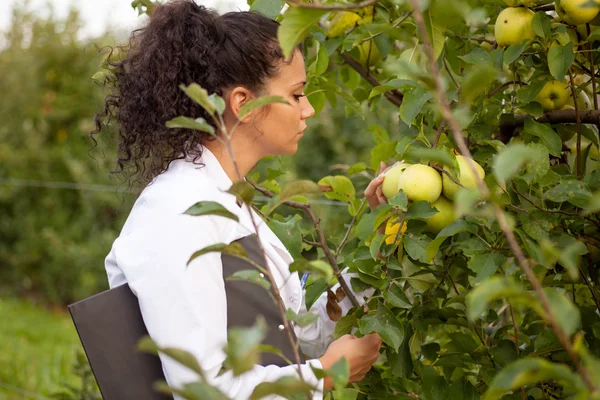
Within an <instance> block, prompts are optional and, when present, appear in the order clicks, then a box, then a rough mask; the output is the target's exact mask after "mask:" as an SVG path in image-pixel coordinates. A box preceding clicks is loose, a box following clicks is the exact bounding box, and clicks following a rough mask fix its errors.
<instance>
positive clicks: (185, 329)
mask: <svg viewBox="0 0 600 400" xmlns="http://www.w3.org/2000/svg"><path fill="white" fill-rule="evenodd" d="M162 219H163V220H160V221H159V220H156V217H153V218H149V219H148V221H149V223H147V224H145V225H144V226H140V227H136V229H134V230H133V231H132V232H131V233H130V234H128V235H125V236H122V237H120V238H119V239H118V240H117V241H116V242H115V247H114V252H115V256H116V260H117V263H118V265H119V267H120V268H121V269H122V270H123V272H124V274H125V276H126V278H127V281H128V282H129V285H130V287H131V288H132V291H133V292H134V293H135V294H136V295H137V297H138V299H139V302H140V308H141V312H142V315H143V318H144V322H145V324H146V327H147V329H148V332H149V334H150V336H151V337H152V339H153V340H154V341H155V342H156V343H157V344H158V345H159V346H161V347H176V348H181V349H183V350H186V351H189V352H190V353H192V354H193V355H194V356H195V357H196V358H197V359H198V362H199V364H200V365H201V367H202V368H203V370H204V371H205V374H206V377H207V379H208V381H209V383H211V384H213V385H215V386H217V387H218V388H219V389H220V390H221V391H223V392H224V393H225V394H227V395H228V396H229V397H231V398H232V399H246V398H248V397H249V396H250V394H251V393H252V391H253V390H254V388H255V387H256V385H258V384H259V383H261V382H269V381H275V380H277V379H279V378H281V377H283V376H289V375H291V376H297V366H295V365H292V366H286V367H278V366H267V367H263V366H258V365H257V366H255V367H254V368H253V369H252V370H250V371H248V372H246V373H244V374H242V375H240V376H238V377H234V376H233V375H232V374H231V373H225V374H223V375H220V376H217V374H218V373H219V371H220V370H221V366H222V363H223V361H224V360H225V354H224V352H223V347H224V346H225V344H226V341H227V304H226V301H227V299H226V294H225V288H224V280H223V270H222V263H221V254H220V253H218V252H213V253H207V254H204V255H202V256H200V257H198V258H196V259H195V260H194V261H192V262H191V263H190V265H189V266H187V265H186V264H187V261H188V260H189V258H190V256H191V255H192V254H193V253H194V252H195V251H197V250H200V249H202V248H204V247H206V246H209V245H213V244H217V243H228V242H230V241H231V239H232V238H231V233H232V232H235V222H233V221H231V220H226V219H224V218H223V217H218V216H201V217H192V216H187V215H180V216H171V217H169V218H162ZM140 225H141V224H140ZM161 361H162V363H163V370H164V372H165V377H166V379H167V383H168V384H169V385H170V386H172V387H175V388H176V387H180V386H181V385H183V384H185V383H188V382H191V381H194V380H197V379H198V377H197V376H196V375H195V373H194V372H192V371H191V370H189V369H188V368H186V367H184V366H182V365H181V364H179V363H177V362H175V361H174V360H172V359H169V358H168V357H166V356H164V355H162V354H161ZM311 366H314V367H317V368H321V363H320V362H319V360H310V361H308V362H307V363H305V364H302V365H301V367H300V368H301V369H302V374H303V377H304V379H305V380H306V381H307V382H308V383H310V384H311V385H313V386H314V387H318V388H319V389H320V390H322V388H323V380H318V379H317V378H316V377H315V375H314V373H313V371H312V369H311ZM321 398H322V393H321V392H320V391H317V392H316V393H315V397H314V399H321Z"/></svg>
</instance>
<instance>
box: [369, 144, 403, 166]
mask: <svg viewBox="0 0 600 400" xmlns="http://www.w3.org/2000/svg"><path fill="white" fill-rule="evenodd" d="M397 144H398V143H397V142H395V141H391V142H384V143H379V144H378V145H376V146H375V147H373V148H372V149H371V168H372V169H374V170H377V169H379V164H380V163H381V161H387V160H388V159H389V158H392V157H394V156H395V155H396V146H397Z"/></svg>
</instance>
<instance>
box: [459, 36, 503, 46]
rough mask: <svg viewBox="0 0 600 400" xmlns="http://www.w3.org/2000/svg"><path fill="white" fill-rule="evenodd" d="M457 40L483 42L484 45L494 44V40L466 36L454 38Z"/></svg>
mask: <svg viewBox="0 0 600 400" xmlns="http://www.w3.org/2000/svg"><path fill="white" fill-rule="evenodd" d="M455 37H457V38H458V39H463V40H473V41H475V42H485V43H489V44H496V41H495V40H491V39H486V38H479V37H468V36H455Z"/></svg>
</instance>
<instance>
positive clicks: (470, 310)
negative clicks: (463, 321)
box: [466, 276, 544, 320]
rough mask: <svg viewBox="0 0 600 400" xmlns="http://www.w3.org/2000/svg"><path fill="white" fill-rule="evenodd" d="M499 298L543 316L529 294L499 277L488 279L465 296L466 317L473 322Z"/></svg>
mask: <svg viewBox="0 0 600 400" xmlns="http://www.w3.org/2000/svg"><path fill="white" fill-rule="evenodd" d="M501 298H506V299H507V300H509V301H511V302H512V303H514V304H516V303H518V304H523V305H527V306H530V307H531V308H534V309H535V310H536V311H537V312H538V313H539V314H540V315H544V311H543V309H542V306H541V305H540V304H539V303H538V301H537V300H536V299H535V298H534V297H533V296H532V295H531V294H530V293H528V292H526V291H525V289H523V288H522V287H521V286H520V285H519V284H518V283H516V282H515V281H514V280H512V279H509V278H505V277H499V276H493V277H491V278H488V279H487V280H486V281H484V282H483V283H482V284H481V285H479V286H477V287H476V288H475V289H474V290H472V291H471V292H470V293H469V294H468V295H467V298H466V304H467V315H468V316H469V318H470V319H471V320H475V319H477V318H479V316H480V315H481V314H483V313H484V312H486V311H487V310H488V308H489V303H491V302H492V301H494V300H497V299H501Z"/></svg>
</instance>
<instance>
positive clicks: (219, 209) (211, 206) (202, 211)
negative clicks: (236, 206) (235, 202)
mask: <svg viewBox="0 0 600 400" xmlns="http://www.w3.org/2000/svg"><path fill="white" fill-rule="evenodd" d="M184 214H188V215H195V216H198V215H219V216H221V217H225V218H229V219H232V220H234V221H236V222H239V220H240V219H239V218H238V216H237V215H235V214H234V213H232V212H231V211H229V210H228V209H226V208H225V207H223V206H222V205H221V204H219V203H217V202H215V201H199V202H197V203H196V204H194V205H193V206H191V207H190V208H188V209H187V210H185V212H184Z"/></svg>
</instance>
